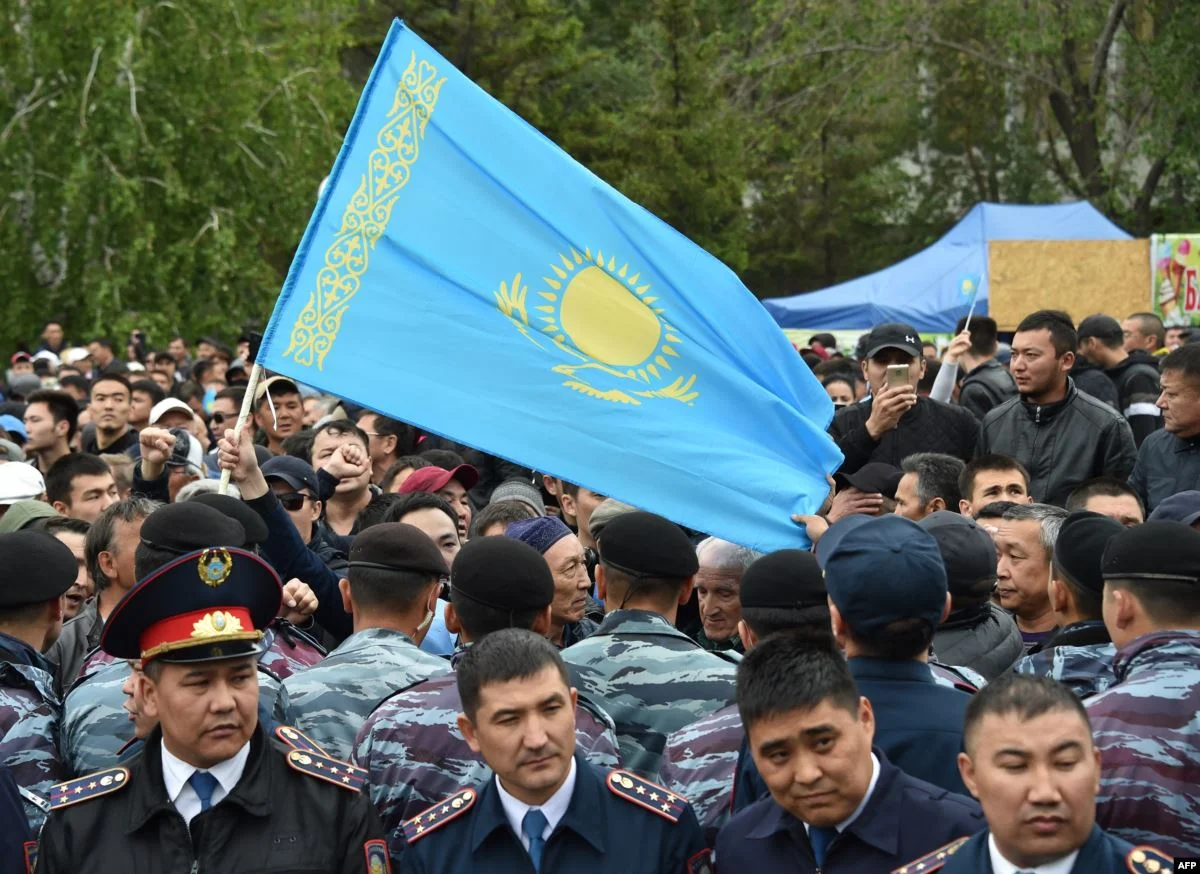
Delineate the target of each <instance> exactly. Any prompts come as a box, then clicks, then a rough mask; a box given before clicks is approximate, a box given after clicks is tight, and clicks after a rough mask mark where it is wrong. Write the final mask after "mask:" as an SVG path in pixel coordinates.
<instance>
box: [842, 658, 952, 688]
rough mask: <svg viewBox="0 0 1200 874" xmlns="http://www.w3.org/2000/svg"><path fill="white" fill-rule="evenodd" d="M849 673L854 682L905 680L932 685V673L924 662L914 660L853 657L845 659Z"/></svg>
mask: <svg viewBox="0 0 1200 874" xmlns="http://www.w3.org/2000/svg"><path fill="white" fill-rule="evenodd" d="M847 664H849V666H850V673H851V674H853V675H854V679H855V681H856V682H857V681H859V680H864V679H872V680H906V681H908V682H915V683H933V682H935V681H934V679H933V673H932V672H931V671H930V669H929V665H928V664H927V663H925V662H918V661H916V660H914V659H905V660H896V659H873V658H867V657H865V656H855V657H854V658H852V659H847Z"/></svg>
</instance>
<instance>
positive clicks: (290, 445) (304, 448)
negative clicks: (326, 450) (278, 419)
mask: <svg viewBox="0 0 1200 874" xmlns="http://www.w3.org/2000/svg"><path fill="white" fill-rule="evenodd" d="M315 436H316V432H315V431H313V430H311V429H310V428H304V429H303V430H300V431H297V432H296V433H295V434H289V435H288V436H286V437H284V438H283V442H282V443H280V444H279V445H280V448H281V449H282V450H283V454H284V455H290V456H292V458H299V459H300V460H301V461H303V462H304V463H305V464H307V465H309V466H310V467H311V466H312V445H313V438H314V437H315Z"/></svg>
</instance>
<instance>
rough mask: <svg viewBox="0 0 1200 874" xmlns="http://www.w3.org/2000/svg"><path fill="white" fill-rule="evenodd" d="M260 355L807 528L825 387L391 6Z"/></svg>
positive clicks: (692, 499) (386, 403) (825, 466)
mask: <svg viewBox="0 0 1200 874" xmlns="http://www.w3.org/2000/svg"><path fill="white" fill-rule="evenodd" d="M258 360H259V362H260V363H261V364H263V366H265V367H266V368H268V369H270V370H274V371H276V372H278V373H282V374H286V375H287V376H290V377H293V378H294V379H297V380H299V381H301V382H303V383H307V384H308V385H311V386H314V387H316V388H319V389H321V390H323V391H327V392H330V393H332V394H337V395H340V396H342V397H345V398H347V399H349V400H352V401H354V402H355V403H358V404H361V405H363V406H366V407H369V408H371V409H373V410H377V411H379V412H381V413H383V414H385V415H388V416H392V417H394V418H397V419H400V420H403V421H405V422H409V423H411V424H413V425H415V426H417V427H419V428H421V429H424V430H427V431H430V432H433V433H436V434H440V435H442V436H445V437H448V438H450V439H451V440H455V441H457V442H459V443H464V444H466V445H468V446H472V447H475V448H477V449H480V450H482V451H484V452H487V453H490V454H492V455H496V456H500V457H502V458H506V459H509V460H511V461H514V462H516V463H518V464H521V465H524V466H528V467H532V468H534V469H536V470H538V471H542V472H544V473H548V474H550V475H551V476H555V477H560V478H562V479H565V480H567V481H569V482H573V483H577V484H579V485H582V486H585V487H587V488H589V489H592V490H594V491H597V492H600V493H602V494H605V495H611V496H613V497H616V498H619V499H621V500H623V501H626V502H628V503H630V504H634V505H635V506H638V507H641V508H644V509H646V510H650V511H652V512H656V513H659V514H661V515H663V516H666V517H668V518H670V519H672V520H674V521H675V522H677V523H680V524H682V525H686V526H689V527H691V528H695V529H697V530H700V531H704V532H707V533H710V534H713V535H716V536H718V537H721V538H725V539H727V540H731V541H734V542H736V543H740V544H743V545H746V546H749V547H753V548H756V549H761V550H774V549H780V548H783V547H788V546H796V545H798V544H802V543H804V542H805V537H804V534H803V531H802V529H801V528H799V527H798V526H796V525H795V524H794V523H792V522H791V520H790V515H791V514H792V513H811V512H815V511H816V509H817V508H818V506H819V505H820V503H821V502H822V500H823V499H824V497H825V496H826V494H827V492H828V487H827V485H826V479H825V478H826V474H827V473H829V472H830V471H832V470H834V469H835V468H836V467H837V465H838V464H840V463H841V455H840V453H839V452H838V450H837V448H836V446H835V445H834V443H833V442H832V440H831V439H830V438H829V437H828V436H827V435H826V433H825V428H826V426H827V425H828V423H829V421H830V418H831V417H832V413H833V410H832V406H831V403H830V401H829V398H828V397H827V396H826V394H825V392H824V390H823V389H822V387H821V386H820V384H819V383H818V382H817V380H816V379H815V378H814V377H813V375H812V374H811V373H810V372H809V370H808V368H807V367H806V366H805V365H804V363H803V361H802V360H801V359H800V357H799V356H798V355H797V354H796V352H795V350H794V349H793V348H792V346H791V345H790V344H789V343H788V341H787V340H786V339H785V338H784V336H783V334H782V333H781V332H780V330H779V328H778V327H777V326H776V325H775V323H774V322H773V321H772V319H771V317H770V316H769V315H768V314H767V313H766V311H765V310H763V308H762V307H761V306H760V305H759V303H758V301H757V300H755V298H754V297H753V295H751V294H750V292H749V291H747V290H746V288H745V286H743V285H742V283H741V282H740V281H739V280H738V278H737V277H736V276H735V275H734V274H733V273H732V272H731V271H730V270H729V269H728V268H726V267H725V266H724V265H723V264H721V263H720V262H719V261H717V260H716V259H715V258H713V257H712V256H711V255H709V254H708V253H707V252H705V251H703V250H702V249H700V248H699V247H698V246H696V245H695V244H693V243H691V242H690V241H689V240H687V239H686V238H684V237H683V236H682V235H680V234H679V233H677V232H676V231H675V230H673V229H672V228H670V227H669V226H668V225H666V224H665V223H663V222H662V221H660V220H659V219H657V218H655V217H654V216H653V215H651V214H650V213H649V212H647V211H646V210H644V209H642V208H641V207H639V206H637V205H636V204H634V203H632V202H630V201H629V200H628V199H626V198H625V197H623V196H622V195H621V194H620V193H619V192H617V191H616V190H614V189H613V188H612V187H610V186H609V185H607V184H605V183H604V182H603V181H601V180H600V179H598V178H597V177H596V176H594V175H593V174H592V173H590V172H589V171H588V170H586V169H585V168H584V167H582V166H581V165H579V164H578V163H576V162H575V161H574V160H573V159H572V158H571V157H570V156H568V155H567V154H566V153H565V152H563V151H562V150H561V149H559V148H558V147H557V146H555V145H554V144H553V143H552V142H550V141H549V140H547V139H546V138H545V137H543V136H542V135H541V134H539V133H538V132H537V131H536V130H534V129H533V128H532V127H530V126H529V125H527V124H526V123H525V122H524V121H522V120H521V119H520V118H519V117H517V116H516V115H514V114H513V113H512V112H511V111H509V110H508V109H507V108H505V107H504V106H503V105H501V104H500V103H498V102H497V101H495V100H493V99H492V98H491V97H490V96H488V95H487V94H486V93H485V92H484V91H483V90H481V89H480V88H479V87H477V86H476V85H475V84H474V83H472V82H471V81H470V80H468V79H467V78H466V77H465V76H463V75H462V74H461V73H459V72H458V71H457V70H456V69H454V67H452V66H451V65H450V63H449V62H447V61H446V60H445V59H444V58H443V57H441V56H440V55H439V54H438V53H437V52H435V51H434V50H433V49H432V48H430V47H429V46H428V45H426V44H425V43H424V42H423V41H422V40H421V39H420V38H419V37H418V36H416V34H414V33H413V32H412V31H410V30H408V29H407V28H406V27H404V25H403V24H401V23H399V22H396V23H395V24H393V26H392V28H391V30H390V32H389V33H388V37H387V41H386V42H385V43H384V46H383V50H382V52H381V53H380V56H379V60H378V62H377V64H376V66H375V69H374V71H373V72H372V73H371V77H370V80H369V81H368V82H367V87H366V89H365V91H364V92H363V95H362V98H361V101H360V103H359V106H358V110H357V112H356V113H355V116H354V120H353V122H352V123H351V125H350V129H349V131H348V133H347V135H346V140H345V142H344V143H343V145H342V148H341V152H340V153H339V154H338V157H337V162H336V163H335V164H334V168H333V171H332V173H331V175H330V177H329V180H328V183H327V185H326V186H325V190H324V191H323V193H322V194H321V196H320V198H319V201H318V203H317V207H316V210H315V212H314V213H313V217H312V219H311V221H310V223H309V226H308V230H307V231H306V232H305V234H304V238H303V240H302V241H301V244H300V248H299V251H298V252H297V254H296V258H295V260H294V262H293V263H292V266H291V270H290V271H289V273H288V277H287V281H286V282H285V284H284V287H283V291H282V293H281V295H280V298H279V301H278V302H277V303H276V306H275V311H274V313H273V315H272V317H271V322H270V325H269V326H268V327H267V330H266V334H265V337H264V339H263V344H262V348H261V351H260V354H259V358H258Z"/></svg>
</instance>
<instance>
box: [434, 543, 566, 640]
mask: <svg viewBox="0 0 1200 874" xmlns="http://www.w3.org/2000/svg"><path fill="white" fill-rule="evenodd" d="M460 597H462V598H467V599H468V600H471V601H475V602H477V603H479V604H483V605H484V606H485V607H493V608H495V609H497V610H512V611H518V610H519V611H527V610H544V609H546V607H547V605H549V604H550V602H551V601H553V600H554V576H553V575H552V574H551V573H550V566H549V565H548V564H546V559H545V558H543V557H542V554H541V553H540V552H538V551H537V550H536V549H534V548H533V547H532V546H530V545H529V544H527V543H523V542H522V541H520V540H516V539H515V538H512V537H477V538H476V539H474V540H472V541H470V542H468V543H467V545H466V546H464V547H463V548H462V549H461V550H460V551H459V553H458V555H456V556H455V557H454V567H453V569H452V572H451V574H450V600H451V602H455V601H456V600H457V599H458V598H460ZM470 630H471V629H467V631H468V632H470Z"/></svg>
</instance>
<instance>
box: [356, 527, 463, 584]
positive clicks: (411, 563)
mask: <svg viewBox="0 0 1200 874" xmlns="http://www.w3.org/2000/svg"><path fill="white" fill-rule="evenodd" d="M355 568H378V569H380V570H393V571H415V572H416V573H426V574H433V575H436V576H446V575H447V574H448V573H450V568H448V567H447V566H446V559H445V557H444V556H443V555H442V551H441V550H440V549H438V548H437V544H436V543H434V542H433V541H432V540H431V539H430V538H429V535H428V534H426V533H425V532H424V531H422V530H421V529H420V528H416V527H414V526H412V525H405V524H404V523H403V522H385V523H383V524H381V525H372V526H371V527H370V528H368V529H367V530H366V531H364V532H363V533H362V534H359V535H358V536H357V537H355V538H354V543H353V544H352V545H351V547H350V570H351V571H353V570H354V569H355Z"/></svg>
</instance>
